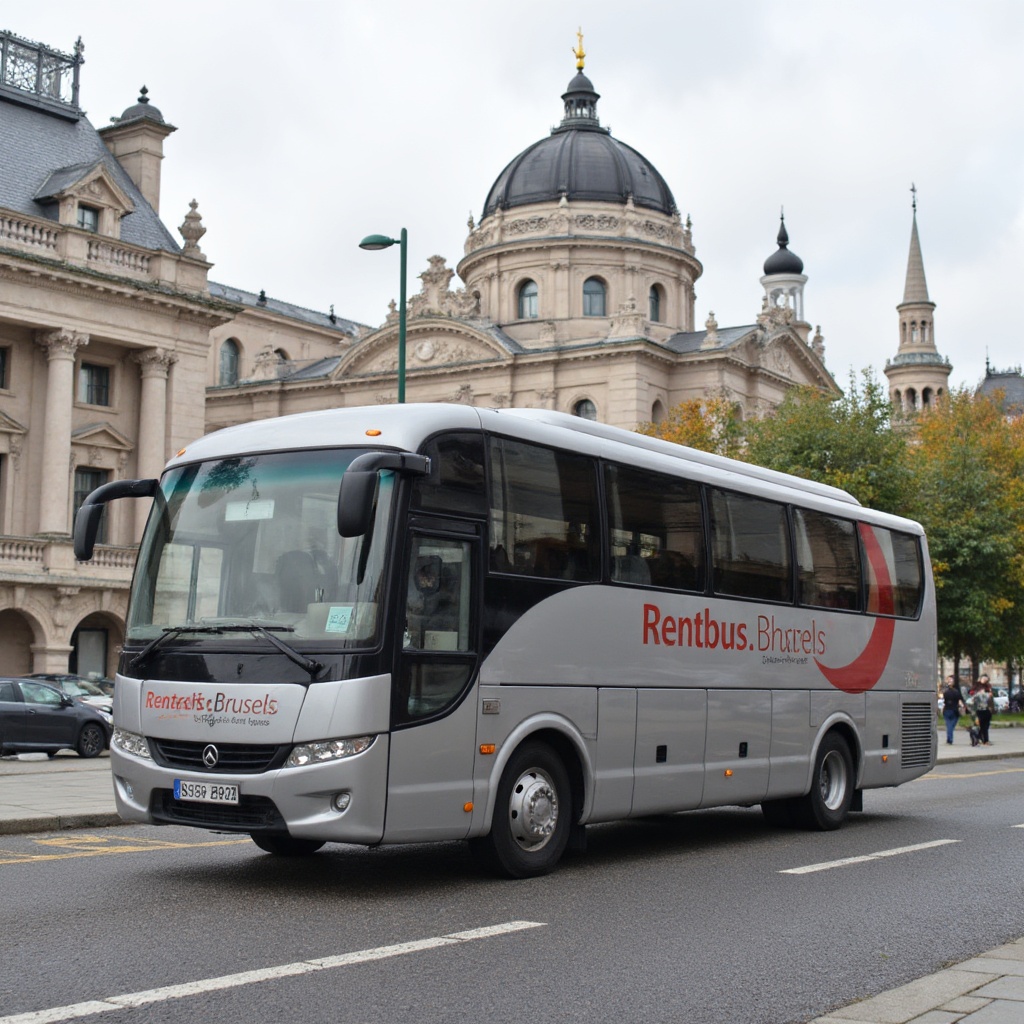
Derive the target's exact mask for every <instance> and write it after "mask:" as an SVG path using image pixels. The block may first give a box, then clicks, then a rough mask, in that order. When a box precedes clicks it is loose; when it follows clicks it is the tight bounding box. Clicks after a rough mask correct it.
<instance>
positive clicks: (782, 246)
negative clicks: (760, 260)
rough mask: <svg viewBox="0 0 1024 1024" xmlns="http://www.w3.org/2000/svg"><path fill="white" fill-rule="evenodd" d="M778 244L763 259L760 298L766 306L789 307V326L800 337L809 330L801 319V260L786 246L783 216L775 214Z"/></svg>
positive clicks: (807, 335) (787, 235) (805, 338)
mask: <svg viewBox="0 0 1024 1024" xmlns="http://www.w3.org/2000/svg"><path fill="white" fill-rule="evenodd" d="M776 242H778V245H779V248H778V249H777V250H776V251H775V252H773V253H772V254H771V256H769V257H768V259H766V260H765V261H764V277H762V278H761V287H762V288H764V301H765V305H766V306H768V307H772V306H783V307H786V306H788V307H789V308H790V309H791V310H792V311H793V327H794V329H795V330H796V331H797V332H798V333H799V335H800V337H801V338H803V340H804V341H807V339H808V337H809V336H810V333H811V325H810V324H809V323H807V321H806V320H805V319H804V285H805V284H807V275H806V274H805V273H804V261H803V260H802V259H800V257H799V256H797V254H796V253H795V252H791V251H790V248H789V232H788V231H787V230H786V218H785V215H784V214H780V215H779V234H778V237H777V238H776Z"/></svg>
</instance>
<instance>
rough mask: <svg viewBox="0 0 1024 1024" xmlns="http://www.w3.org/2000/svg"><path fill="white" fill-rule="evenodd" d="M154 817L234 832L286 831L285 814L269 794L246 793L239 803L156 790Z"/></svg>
mask: <svg viewBox="0 0 1024 1024" xmlns="http://www.w3.org/2000/svg"><path fill="white" fill-rule="evenodd" d="M150 813H151V814H152V815H153V820H154V821H157V822H160V823H162V824H165V825H195V826H198V827H199V828H212V829H223V830H225V831H232V832H283V831H285V829H286V826H285V823H284V818H282V817H281V812H280V811H279V810H278V809H277V807H276V805H275V804H274V802H273V801H272V800H271V799H270V798H269V797H265V796H252V795H250V796H246V795H244V794H243V795H242V797H241V798H240V799H239V802H238V804H237V805H232V804H193V803H186V802H185V801H184V800H175V799H174V793H173V791H172V790H169V789H155V790H153V799H152V801H151V804H150Z"/></svg>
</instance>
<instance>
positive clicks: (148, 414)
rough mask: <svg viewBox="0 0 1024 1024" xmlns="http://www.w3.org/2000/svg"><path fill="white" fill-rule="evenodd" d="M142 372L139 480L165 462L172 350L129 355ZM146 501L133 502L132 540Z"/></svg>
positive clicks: (139, 536)
mask: <svg viewBox="0 0 1024 1024" xmlns="http://www.w3.org/2000/svg"><path fill="white" fill-rule="evenodd" d="M132 359H133V360H134V361H135V362H136V363H138V364H139V367H140V369H141V371H142V388H141V391H140V393H139V436H138V442H137V447H136V460H135V466H136V472H137V473H138V475H139V479H142V480H144V479H148V478H149V477H158V476H159V475H160V473H161V472H162V471H163V468H164V463H165V462H166V461H167V374H168V373H169V372H170V369H171V367H172V366H173V365H174V364H175V363H176V362H177V361H178V357H177V356H176V355H175V354H174V353H173V352H168V351H167V350H166V349H162V348H152V349H147V350H146V351H145V352H139V353H137V354H136V355H134V356H132ZM149 506H150V503H149V502H148V501H136V502H135V541H136V543H137V542H138V541H140V540H141V539H142V531H143V529H144V528H145V526H146V519H147V518H148V516H149Z"/></svg>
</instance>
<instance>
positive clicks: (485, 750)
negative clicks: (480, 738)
mask: <svg viewBox="0 0 1024 1024" xmlns="http://www.w3.org/2000/svg"><path fill="white" fill-rule="evenodd" d="M495 749H496V748H495V746H494V744H493V743H481V744H480V753H481V754H493V753H494V751H495Z"/></svg>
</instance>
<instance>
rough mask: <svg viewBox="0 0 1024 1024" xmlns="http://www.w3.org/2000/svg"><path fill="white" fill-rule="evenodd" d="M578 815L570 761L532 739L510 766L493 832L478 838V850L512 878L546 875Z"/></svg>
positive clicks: (493, 866) (501, 787)
mask: <svg viewBox="0 0 1024 1024" xmlns="http://www.w3.org/2000/svg"><path fill="white" fill-rule="evenodd" d="M572 819H573V807H572V790H571V787H570V785H569V774H568V772H567V771H566V770H565V765H564V764H563V763H562V761H561V759H560V758H559V757H558V755H557V754H556V753H555V752H554V751H553V750H552V749H551V748H550V747H549V746H547V745H546V744H544V743H529V742H527V743H524V744H523V745H522V746H521V747H519V748H518V749H517V750H516V751H515V753H514V754H513V755H512V757H511V758H510V759H509V762H508V764H507V765H505V770H504V771H503V772H502V774H501V781H500V782H499V783H498V795H497V800H496V802H495V806H494V818H493V820H492V821H491V831H490V832H489V833H488V834H487V835H486V836H482V837H481V838H479V839H476V840H473V843H472V848H473V852H474V853H475V854H476V855H477V857H478V858H479V859H480V860H481V861H482V862H483V863H484V865H485V866H486V867H488V868H489V869H491V870H492V871H494V872H496V873H497V874H500V875H505V876H506V877H508V878H534V877H536V876H537V875H546V874H547V873H548V872H549V871H551V870H552V869H553V868H554V867H555V865H556V864H557V863H558V862H559V860H561V857H562V854H563V853H564V852H565V848H566V845H567V844H568V842H569V833H570V832H571V831H572Z"/></svg>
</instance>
